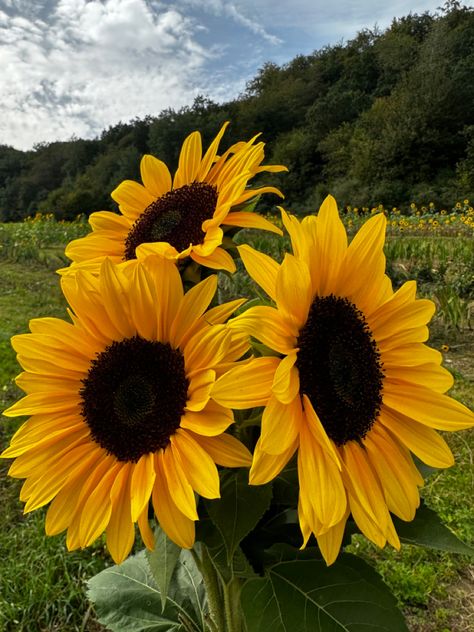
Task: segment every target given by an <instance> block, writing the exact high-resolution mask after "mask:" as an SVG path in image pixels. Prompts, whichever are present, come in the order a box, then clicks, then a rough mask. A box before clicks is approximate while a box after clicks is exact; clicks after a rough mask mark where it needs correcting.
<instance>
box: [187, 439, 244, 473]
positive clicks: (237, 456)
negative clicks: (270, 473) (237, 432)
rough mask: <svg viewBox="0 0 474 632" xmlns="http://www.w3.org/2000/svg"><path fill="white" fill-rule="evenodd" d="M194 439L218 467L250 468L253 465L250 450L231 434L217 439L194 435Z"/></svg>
mask: <svg viewBox="0 0 474 632" xmlns="http://www.w3.org/2000/svg"><path fill="white" fill-rule="evenodd" d="M193 437H194V439H195V440H196V441H197V442H198V443H199V445H200V446H201V447H202V448H204V450H205V451H206V452H207V453H208V454H209V456H210V457H211V458H212V460H213V461H214V462H215V463H217V464H218V465H223V466H224V467H249V466H250V464H251V463H252V455H251V454H250V452H249V451H248V449H247V448H246V447H245V446H244V444H243V443H241V442H240V441H239V440H238V439H236V438H235V437H233V436H232V435H230V434H221V435H219V436H217V437H207V436H203V435H197V434H193Z"/></svg>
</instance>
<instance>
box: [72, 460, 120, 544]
mask: <svg viewBox="0 0 474 632" xmlns="http://www.w3.org/2000/svg"><path fill="white" fill-rule="evenodd" d="M116 466H117V460H116V459H115V457H113V456H110V455H107V454H105V455H104V456H103V457H102V458H101V460H100V461H99V462H98V463H97V464H96V466H95V467H94V469H93V470H92V471H91V473H90V474H89V476H88V477H87V479H86V480H85V481H84V483H83V485H82V487H81V490H80V493H79V496H78V498H77V500H76V503H75V510H74V513H73V515H72V516H71V517H70V519H69V528H68V530H67V536H66V546H67V548H68V549H69V551H73V550H74V549H77V548H79V547H80V546H82V544H81V530H84V527H86V524H85V523H86V521H88V520H89V516H88V515H85V516H84V519H83V518H82V513H83V509H84V506H85V504H86V502H87V501H88V500H89V498H90V496H91V494H92V493H93V491H94V490H95V489H96V488H97V486H98V485H99V484H100V483H101V481H103V480H104V478H106V477H107V474H108V473H109V472H111V471H113V470H114V469H115V468H116ZM109 489H110V488H109ZM105 509H106V511H107V512H108V506H106V507H105ZM99 517H100V516H99ZM81 523H83V527H82V528H81ZM105 526H106V525H105Z"/></svg>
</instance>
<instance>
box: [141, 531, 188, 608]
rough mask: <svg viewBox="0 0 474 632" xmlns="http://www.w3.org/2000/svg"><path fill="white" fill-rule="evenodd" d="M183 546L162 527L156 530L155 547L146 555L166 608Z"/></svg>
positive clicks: (162, 602) (162, 603) (163, 606)
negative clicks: (169, 590)
mask: <svg viewBox="0 0 474 632" xmlns="http://www.w3.org/2000/svg"><path fill="white" fill-rule="evenodd" d="M180 552H181V548H180V547H179V546H178V545H177V544H175V543H174V542H172V541H171V540H170V539H169V538H168V537H167V535H166V533H165V532H164V531H163V529H161V528H160V527H157V528H156V530H155V548H154V550H153V551H147V552H146V556H147V560H148V564H149V565H150V568H151V572H152V573H153V578H154V579H155V582H156V584H157V586H158V588H159V591H160V596H161V606H162V608H163V610H164V609H165V604H166V597H167V595H168V588H169V585H170V581H171V577H172V576H173V573H174V569H175V568H176V564H177V563H178V559H179V554H180Z"/></svg>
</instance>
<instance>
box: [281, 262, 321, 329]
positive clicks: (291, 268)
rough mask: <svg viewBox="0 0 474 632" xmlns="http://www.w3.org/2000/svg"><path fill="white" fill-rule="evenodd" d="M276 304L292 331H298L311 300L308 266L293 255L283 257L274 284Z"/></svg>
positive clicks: (311, 292)
mask: <svg viewBox="0 0 474 632" xmlns="http://www.w3.org/2000/svg"><path fill="white" fill-rule="evenodd" d="M275 293H276V304H277V307H278V310H279V312H280V313H281V315H282V317H283V319H284V320H285V321H286V322H288V323H290V327H291V328H292V329H296V330H298V331H299V330H300V329H301V327H302V326H303V325H304V324H305V322H306V319H307V318H308V312H309V308H310V306H311V301H312V299H313V290H312V286H311V277H310V275H309V269H308V266H307V265H306V263H305V262H304V261H301V260H299V259H297V258H296V257H294V256H293V255H288V254H287V255H285V258H284V260H283V263H282V264H281V266H280V270H279V271H278V275H277V278H276V284H275Z"/></svg>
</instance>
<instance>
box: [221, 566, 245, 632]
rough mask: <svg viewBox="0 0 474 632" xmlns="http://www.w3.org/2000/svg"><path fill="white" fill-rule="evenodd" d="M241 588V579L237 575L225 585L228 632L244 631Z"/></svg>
mask: <svg viewBox="0 0 474 632" xmlns="http://www.w3.org/2000/svg"><path fill="white" fill-rule="evenodd" d="M240 588H241V585H240V581H239V579H238V578H237V577H232V579H231V580H230V581H229V582H228V583H227V584H225V586H224V608H225V619H226V624H227V625H226V631H227V632H242V618H241V616H240Z"/></svg>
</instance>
